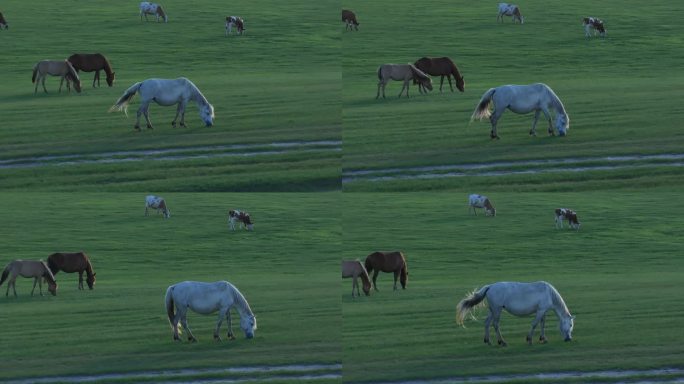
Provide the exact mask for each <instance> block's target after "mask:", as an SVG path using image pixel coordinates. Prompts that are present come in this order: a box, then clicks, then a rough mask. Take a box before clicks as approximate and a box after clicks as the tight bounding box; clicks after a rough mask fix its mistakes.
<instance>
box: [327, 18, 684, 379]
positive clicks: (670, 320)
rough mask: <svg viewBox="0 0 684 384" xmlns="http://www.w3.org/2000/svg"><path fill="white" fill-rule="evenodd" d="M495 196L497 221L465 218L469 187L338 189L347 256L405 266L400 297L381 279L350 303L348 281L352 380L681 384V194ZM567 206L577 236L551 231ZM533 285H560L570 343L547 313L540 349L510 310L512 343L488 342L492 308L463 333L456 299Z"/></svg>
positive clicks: (385, 276) (386, 277)
mask: <svg viewBox="0 0 684 384" xmlns="http://www.w3.org/2000/svg"><path fill="white" fill-rule="evenodd" d="M361 26H363V22H361ZM488 196H489V197H490V198H491V199H492V202H493V204H494V206H495V207H496V209H497V216H496V217H485V216H484V215H478V216H477V217H475V216H472V215H469V214H468V205H467V194H466V193H443V192H432V193H427V192H423V193H394V194H390V193H344V196H343V205H342V206H343V209H342V212H343V224H342V225H343V249H344V251H343V252H342V257H343V258H345V259H355V258H359V259H360V260H364V258H365V257H366V255H368V254H369V253H371V252H372V251H375V250H395V249H397V250H401V251H403V252H404V254H405V255H406V260H407V262H408V271H409V278H408V284H407V289H406V290H401V289H400V290H398V291H396V292H393V291H392V275H391V274H389V273H381V274H380V275H379V276H378V279H377V282H378V288H379V289H380V291H379V292H373V293H372V295H371V296H370V297H365V296H362V297H360V298H358V297H357V298H354V299H352V297H351V295H350V293H349V291H350V285H351V281H350V280H348V279H346V280H342V281H341V286H340V290H339V295H340V297H341V300H342V314H343V318H344V322H343V324H342V326H343V328H342V340H343V357H342V358H343V362H344V366H343V375H344V379H345V381H348V382H406V381H409V380H427V379H435V378H451V379H450V380H447V381H446V382H449V381H456V380H457V379H464V380H465V379H466V378H468V377H470V378H473V377H483V376H484V377H490V376H492V377H497V376H500V375H504V376H507V377H508V380H505V379H501V380H500V381H497V382H509V381H510V382H554V383H558V382H596V381H597V380H596V378H593V379H588V380H587V379H584V380H583V379H582V378H581V377H580V376H575V377H569V378H567V380H561V378H558V377H555V378H554V377H552V376H549V377H547V378H546V379H544V378H543V377H528V378H527V379H525V378H518V379H517V380H516V379H515V377H514V375H517V374H520V375H525V374H538V373H558V372H568V373H570V375H569V376H573V374H574V373H578V372H592V371H605V370H615V371H623V370H628V369H635V370H645V369H657V368H678V369H679V376H678V377H680V378H681V372H682V370H681V369H682V368H684V367H683V366H682V361H683V360H682V359H683V358H684V346H683V344H682V341H683V339H682V336H681V332H680V329H681V327H682V326H683V325H684V321H683V320H682V318H683V316H684V307H682V305H681V292H682V289H681V282H682V280H683V279H684V261H683V260H682V258H681V250H682V248H683V247H684V241H683V240H682V239H684V232H683V231H682V227H684V221H683V220H684V219H682V217H683V215H682V213H684V204H683V203H682V201H681V199H680V198H679V197H678V196H679V195H678V194H677V193H673V192H667V191H653V192H648V193H646V192H582V193H543V194H542V193H508V192H497V193H490V194H489V195H488ZM559 206H567V207H572V208H573V209H575V210H576V211H577V213H578V215H579V219H580V221H581V222H582V227H581V229H580V230H579V231H575V230H568V229H564V230H556V229H554V211H553V210H554V208H557V207H559ZM359 217H363V218H364V220H358V218H359ZM379 228H381V229H382V230H379ZM538 280H545V281H548V282H550V283H551V284H553V285H554V286H555V287H556V288H557V289H558V291H559V292H560V294H561V295H562V296H563V298H564V299H565V302H566V303H567V305H568V307H569V309H570V311H571V313H572V314H573V315H575V316H576V317H577V318H576V320H575V329H574V332H573V340H572V341H571V342H568V343H565V342H563V339H562V337H561V335H560V332H559V331H558V320H557V318H556V316H555V315H554V314H553V313H548V314H547V320H546V323H547V324H546V336H547V338H548V339H549V342H548V343H547V344H544V345H542V344H538V343H536V340H537V339H538V337H539V328H537V333H536V334H535V338H534V340H535V343H534V345H532V346H528V345H527V343H526V342H525V336H526V334H527V332H528V330H529V327H530V323H531V321H532V318H531V317H524V318H519V317H514V316H511V315H509V314H507V313H504V314H503V315H502V318H501V323H500V324H501V331H502V333H503V336H504V338H506V340H507V342H508V347H506V348H500V347H497V346H495V345H496V340H494V346H487V345H485V344H484V343H483V328H484V327H483V324H484V319H485V318H486V313H487V310H486V309H484V308H481V309H480V310H479V311H476V315H477V318H478V320H477V321H472V320H471V321H466V323H465V325H466V328H462V327H460V326H458V325H457V324H456V321H455V315H456V304H457V303H458V302H459V301H460V300H461V299H462V298H463V297H464V296H465V295H466V293H468V292H470V291H472V290H473V289H475V288H478V287H481V286H483V285H485V284H489V283H493V282H496V281H538ZM492 335H494V333H493V330H492ZM600 380H601V382H615V381H619V380H629V379H628V378H625V377H622V378H611V377H604V378H601V379H600ZM622 382H625V381H622Z"/></svg>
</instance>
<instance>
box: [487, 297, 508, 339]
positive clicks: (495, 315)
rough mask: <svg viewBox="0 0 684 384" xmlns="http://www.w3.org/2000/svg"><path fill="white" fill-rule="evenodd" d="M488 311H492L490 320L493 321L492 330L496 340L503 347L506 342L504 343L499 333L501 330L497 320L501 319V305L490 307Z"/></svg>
mask: <svg viewBox="0 0 684 384" xmlns="http://www.w3.org/2000/svg"><path fill="white" fill-rule="evenodd" d="M490 311H491V312H492V318H493V319H492V320H493V322H494V330H495V331H496V338H497V342H498V343H499V345H500V346H502V347H505V346H507V345H508V344H506V340H504V338H503V336H502V335H501V330H500V329H499V320H500V319H501V307H498V308H493V309H492V308H491V307H490Z"/></svg>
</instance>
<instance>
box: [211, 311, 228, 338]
mask: <svg viewBox="0 0 684 384" xmlns="http://www.w3.org/2000/svg"><path fill="white" fill-rule="evenodd" d="M224 317H226V311H225V310H220V311H219V314H218V319H217V320H216V329H214V340H216V341H221V336H219V330H220V329H221V323H223V318H224Z"/></svg>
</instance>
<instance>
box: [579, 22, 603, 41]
mask: <svg viewBox="0 0 684 384" xmlns="http://www.w3.org/2000/svg"><path fill="white" fill-rule="evenodd" d="M582 25H583V26H584V37H591V32H590V31H591V30H592V29H593V30H594V36H596V33H597V32H598V34H599V36H601V37H606V27H605V26H604V25H603V20H601V19H599V18H598V17H585V18H583V19H582Z"/></svg>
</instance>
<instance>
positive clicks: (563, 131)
mask: <svg viewBox="0 0 684 384" xmlns="http://www.w3.org/2000/svg"><path fill="white" fill-rule="evenodd" d="M556 129H557V130H558V135H560V136H565V135H567V133H568V130H569V129H570V117H569V116H568V115H567V114H564V113H559V114H557V115H556Z"/></svg>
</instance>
